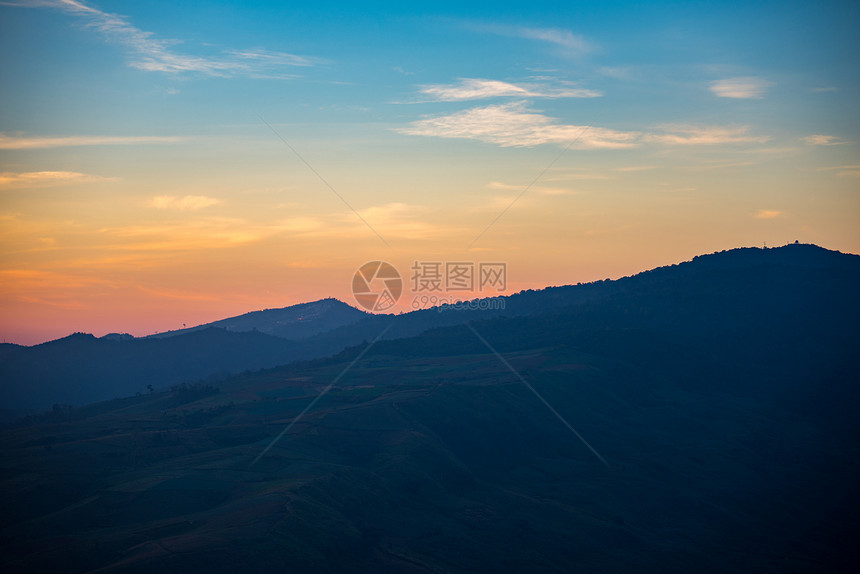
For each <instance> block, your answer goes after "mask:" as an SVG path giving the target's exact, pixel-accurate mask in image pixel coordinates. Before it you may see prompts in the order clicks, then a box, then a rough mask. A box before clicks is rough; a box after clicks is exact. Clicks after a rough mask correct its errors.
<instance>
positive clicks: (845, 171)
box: [818, 165, 860, 177]
mask: <svg viewBox="0 0 860 574" xmlns="http://www.w3.org/2000/svg"><path fill="white" fill-rule="evenodd" d="M818 171H834V172H836V173H834V175H835V176H836V177H860V165H836V166H831V167H820V168H818Z"/></svg>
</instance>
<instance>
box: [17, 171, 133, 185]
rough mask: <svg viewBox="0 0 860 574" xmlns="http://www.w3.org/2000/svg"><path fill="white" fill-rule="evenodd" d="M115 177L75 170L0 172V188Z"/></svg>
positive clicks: (80, 181)
mask: <svg viewBox="0 0 860 574" xmlns="http://www.w3.org/2000/svg"><path fill="white" fill-rule="evenodd" d="M115 180H116V178H110V177H102V176H99V175H90V174H86V173H79V172H76V171H28V172H20V173H16V172H11V171H4V172H0V189H4V188H14V187H50V186H56V185H66V184H73V183H92V182H98V181H115Z"/></svg>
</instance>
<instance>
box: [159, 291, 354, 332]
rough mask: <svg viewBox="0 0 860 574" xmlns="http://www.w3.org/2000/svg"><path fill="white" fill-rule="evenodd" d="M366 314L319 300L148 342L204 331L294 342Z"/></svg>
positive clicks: (345, 305) (214, 323) (260, 312)
mask: <svg viewBox="0 0 860 574" xmlns="http://www.w3.org/2000/svg"><path fill="white" fill-rule="evenodd" d="M366 315H367V314H366V313H365V312H363V311H359V310H358V309H356V308H355V307H351V306H349V305H347V304H346V303H342V302H341V301H338V300H337V299H334V298H327V299H320V300H319V301H313V302H311V303H300V304H298V305H292V306H290V307H284V308H282V309H264V310H262V311H252V312H250V313H245V314H244V315H239V316H237V317H230V318H227V319H221V320H220V321H214V322H212V323H206V324H204V325H198V326H196V327H189V328H187V329H179V330H176V331H167V332H165V333H159V334H157V335H150V336H149V338H165V337H175V336H177V335H182V334H186V333H191V332H194V331H200V330H203V329H209V328H213V327H214V328H217V329H225V330H227V331H234V332H239V333H244V332H248V331H259V332H260V333H265V334H267V335H273V336H275V337H283V338H284V339H290V340H293V341H296V340H300V339H305V338H307V337H311V336H313V335H316V334H318V333H322V332H324V331H329V330H331V329H334V328H337V327H341V326H344V325H349V324H352V323H355V322H356V321H359V320H360V319H363V318H364V317H365V316H366Z"/></svg>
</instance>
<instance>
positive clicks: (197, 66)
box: [13, 0, 321, 78]
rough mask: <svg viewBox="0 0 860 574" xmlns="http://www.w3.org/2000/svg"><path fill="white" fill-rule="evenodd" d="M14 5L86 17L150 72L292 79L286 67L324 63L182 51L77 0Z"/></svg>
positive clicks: (273, 54)
mask: <svg viewBox="0 0 860 574" xmlns="http://www.w3.org/2000/svg"><path fill="white" fill-rule="evenodd" d="M13 5H17V6H28V7H51V8H57V9H60V10H62V11H64V12H66V13H68V14H72V15H74V16H78V17H80V18H83V19H84V20H86V22H87V26H86V27H87V28H88V29H93V30H96V31H98V32H99V33H100V34H101V35H102V36H103V37H104V38H105V39H106V40H108V41H109V42H112V43H115V44H119V45H121V46H124V47H125V48H126V50H128V52H129V56H130V61H129V65H130V66H132V67H134V68H138V69H140V70H146V71H150V72H168V73H184V72H196V73H200V74H203V75H207V76H216V77H236V76H244V77H249V78H289V77H292V76H291V75H287V74H284V73H283V70H284V69H287V68H293V67H308V66H313V65H316V64H318V63H320V62H321V60H319V59H318V58H313V57H309V56H297V55H295V54H288V53H285V52H277V51H270V50H266V49H262V48H255V49H246V50H227V51H224V52H222V53H221V55H219V56H216V57H212V56H194V55H188V54H180V53H178V52H176V51H174V50H173V49H172V48H171V46H172V45H174V44H177V43H178V42H177V41H175V40H165V39H156V38H154V35H153V33H152V32H147V31H144V30H141V29H139V28H137V27H135V26H134V25H133V24H131V23H130V22H129V21H128V18H127V17H125V16H121V15H118V14H110V13H108V12H103V11H101V10H99V9H98V8H95V7H93V6H90V5H89V4H86V3H84V2H80V1H78V0H37V1H34V2H17V3H13Z"/></svg>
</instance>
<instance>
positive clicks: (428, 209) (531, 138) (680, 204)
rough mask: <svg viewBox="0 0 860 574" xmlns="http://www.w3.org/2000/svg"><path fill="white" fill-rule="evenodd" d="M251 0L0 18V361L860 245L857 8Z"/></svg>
mask: <svg viewBox="0 0 860 574" xmlns="http://www.w3.org/2000/svg"><path fill="white" fill-rule="evenodd" d="M249 4H250V3H247V2H208V3H201V2H187V1H182V0H180V1H178V2H172V3H155V2H146V1H141V2H117V1H106V0H103V1H98V2H89V1H87V2H83V1H74V0H32V1H26V0H12V1H9V0H6V1H4V2H0V336H2V338H3V339H4V340H5V341H7V342H15V343H21V344H34V343H39V342H43V341H46V340H49V339H54V338H57V337H61V336H64V335H67V334H69V333H71V332H74V331H85V332H91V333H94V334H96V335H99V336H100V335H104V334H106V333H108V332H129V333H132V334H134V335H146V334H150V333H153V332H157V331H165V330H168V329H176V328H181V327H182V325H183V324H187V325H188V326H191V325H192V324H199V323H203V322H208V321H212V320H216V319H220V318H223V317H227V316H231V315H236V314H240V313H244V312H247V311H251V310H255V309H261V308H274V307H283V306H286V305H291V304H295V303H300V302H305V301H311V300H316V299H320V298H323V297H330V296H331V297H337V298H339V299H341V300H343V301H345V302H347V303H350V304H353V305H355V304H356V303H355V300H354V299H353V297H352V294H351V293H350V286H351V280H352V275H353V273H354V272H355V270H356V269H357V268H358V267H359V266H361V265H362V264H363V263H365V262H367V261H372V260H385V261H388V262H391V263H392V264H393V265H394V266H395V267H397V268H398V269H399V270H400V272H401V274H402V275H403V276H404V280H405V281H404V286H405V289H404V294H403V296H402V297H401V300H400V303H399V305H398V308H397V309H398V310H404V311H405V310H409V309H410V308H411V305H412V302H413V298H414V295H415V294H414V293H412V292H411V291H410V289H411V282H410V280H409V274H410V267H411V266H412V264H413V262H414V261H442V262H474V263H476V264H477V263H481V262H505V263H507V268H508V290H507V292H508V293H511V292H516V291H519V290H521V289H528V288H540V287H544V286H547V285H559V284H568V283H576V282H586V281H592V280H596V279H603V278H607V277H610V278H617V277H621V276H624V275H630V274H633V273H636V272H638V271H642V270H645V269H649V268H653V267H656V266H660V265H667V264H672V263H677V262H680V261H683V260H687V259H690V258H691V257H693V256H695V255H697V254H701V253H709V252H713V251H720V250H723V249H730V248H734V247H740V246H762V245H763V244H764V243H765V242H766V243H767V245H768V246H778V245H782V244H785V243H788V242H793V241H795V240H799V241H800V242H804V243H816V244H819V245H821V246H823V247H826V248H829V249H838V250H840V251H847V252H852V253H858V252H860V225H858V222H860V221H858V216H860V147H858V146H860V106H858V102H860V63H858V61H860V57H858V56H860V33H858V27H860V4H858V3H857V2H823V3H812V2H736V3H711V2H709V3H701V2H695V3H668V2H667V3H642V2H629V3H604V2H594V3H590V4H585V3H576V2H567V3H554V2H547V3H544V2H540V1H532V2H517V3H510V4H508V3H499V2H492V3H486V4H474V5H469V6H463V5H462V4H461V3H460V2H456V3H455V2H433V3H428V7H427V8H416V7H414V6H413V5H412V3H409V2H391V3H375V4H371V3H355V4H353V3H328V2H318V1H315V2H306V3H289V2H257V3H253V4H252V7H248V5H249ZM359 4H360V6H359ZM523 192H524V193H523ZM517 197H519V199H518V200H516V201H514V200H515V199H516V198H517ZM505 210H506V211H505ZM500 215H501V216H500ZM484 294H487V293H484Z"/></svg>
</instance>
